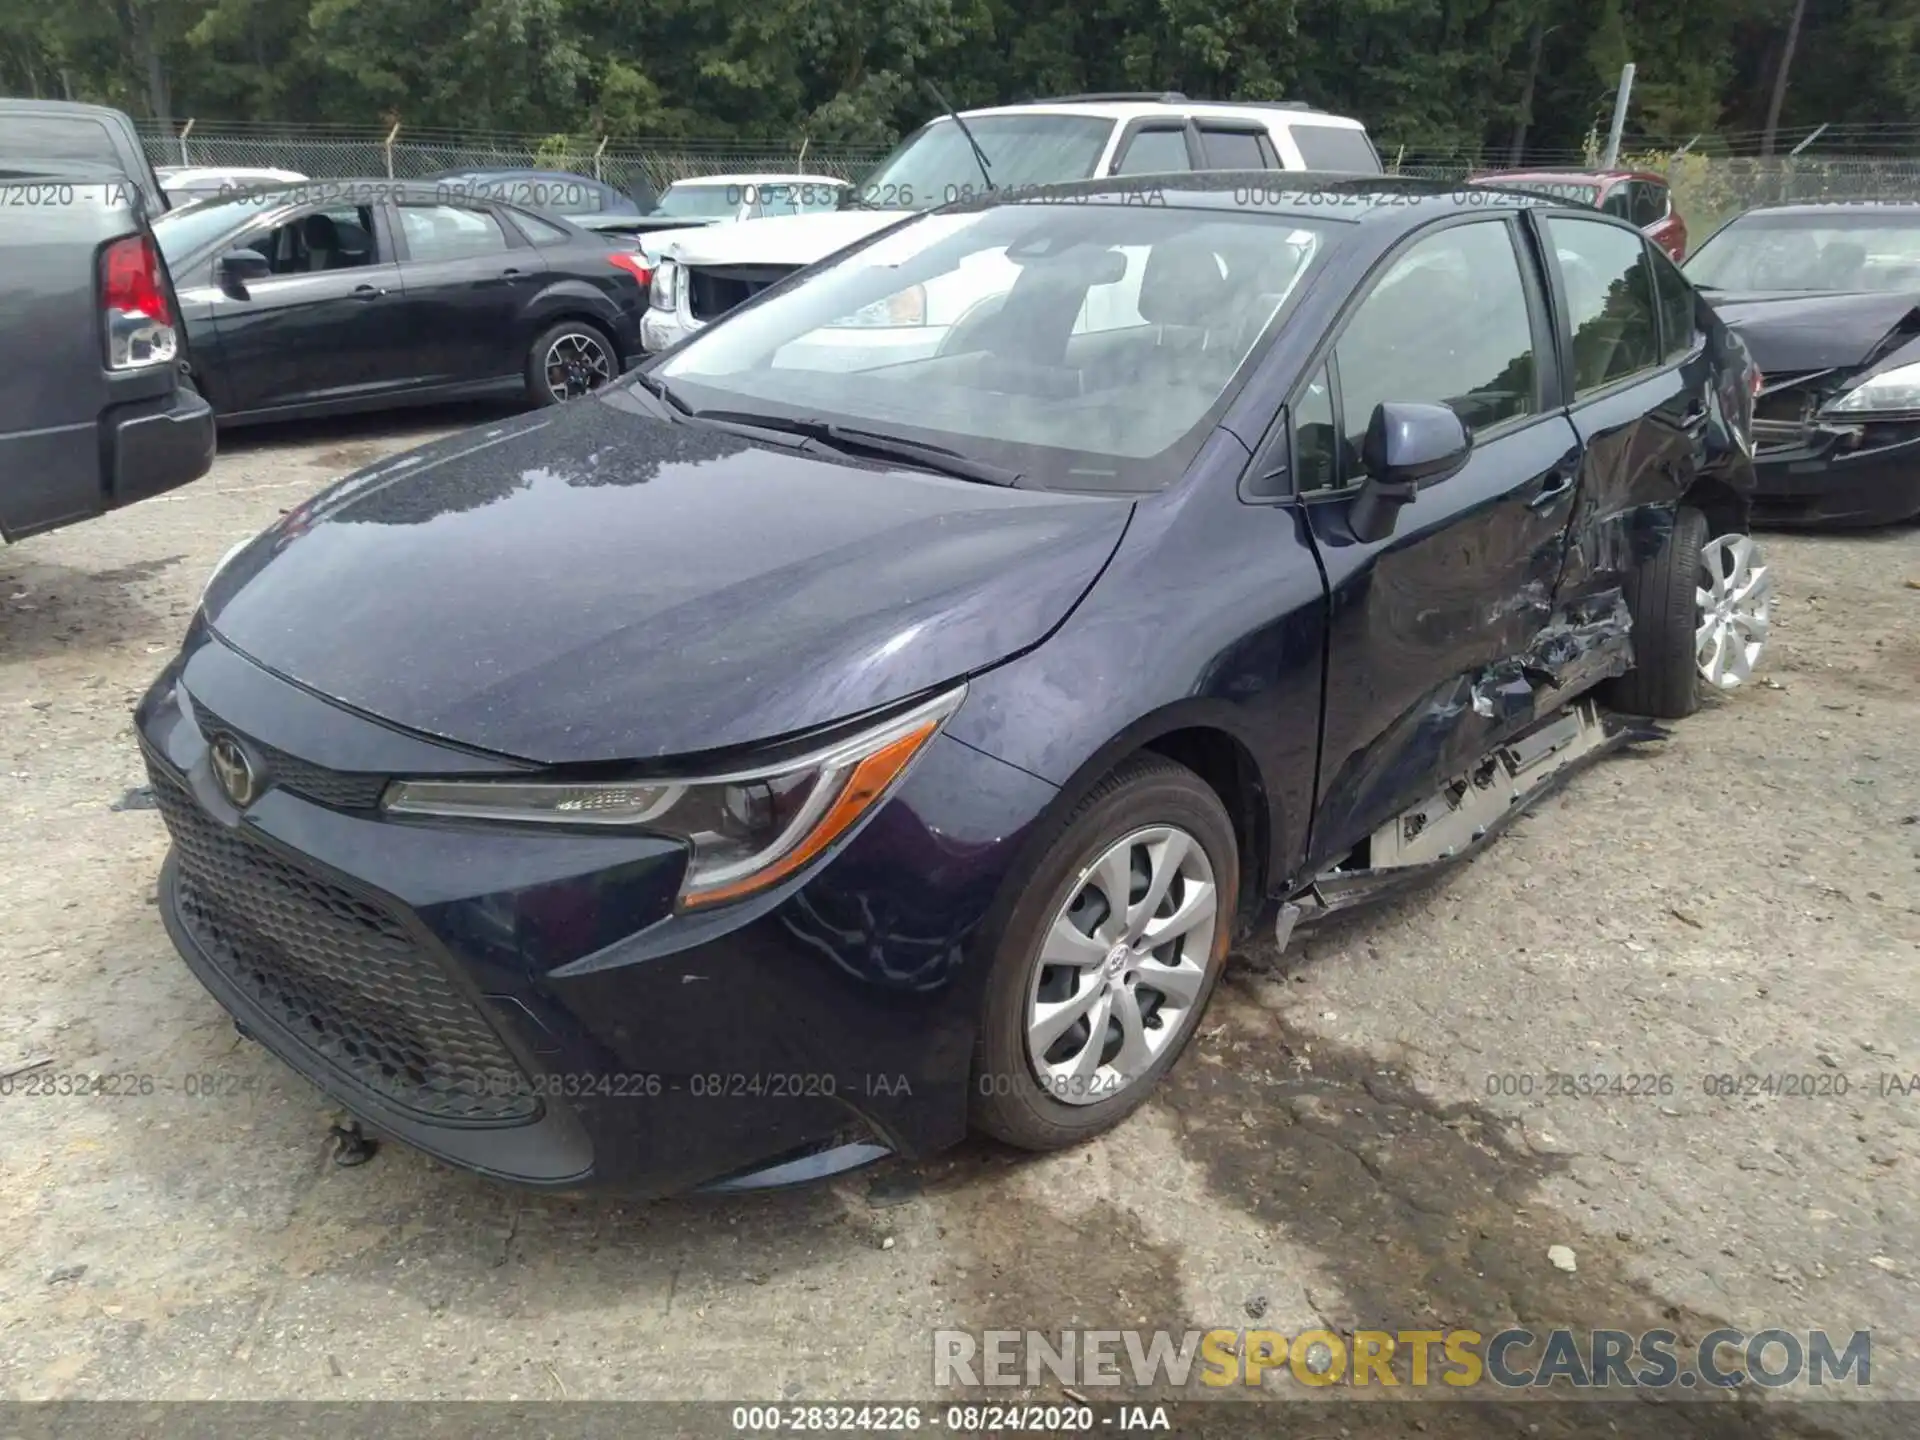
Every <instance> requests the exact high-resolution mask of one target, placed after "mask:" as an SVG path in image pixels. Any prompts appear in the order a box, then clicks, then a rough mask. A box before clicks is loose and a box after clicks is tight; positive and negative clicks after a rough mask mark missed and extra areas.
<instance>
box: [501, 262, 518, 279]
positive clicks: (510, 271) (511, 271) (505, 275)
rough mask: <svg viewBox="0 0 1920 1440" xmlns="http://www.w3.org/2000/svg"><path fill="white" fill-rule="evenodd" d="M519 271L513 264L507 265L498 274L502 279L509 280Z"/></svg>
mask: <svg viewBox="0 0 1920 1440" xmlns="http://www.w3.org/2000/svg"><path fill="white" fill-rule="evenodd" d="M519 273H520V272H519V271H518V270H516V269H515V268H514V267H513V266H511V265H509V266H508V267H507V268H506V269H504V270H502V271H501V272H500V275H501V278H502V279H506V280H511V279H513V278H514V277H515V276H517V275H518V274H519Z"/></svg>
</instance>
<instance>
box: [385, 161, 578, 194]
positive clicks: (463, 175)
mask: <svg viewBox="0 0 1920 1440" xmlns="http://www.w3.org/2000/svg"><path fill="white" fill-rule="evenodd" d="M483 176H485V177H491V178H493V179H495V180H531V179H536V178H537V179H545V180H577V181H579V182H580V183H581V184H583V185H606V183H607V182H606V181H604V180H596V179H594V178H593V176H591V175H582V174H581V173H580V172H579V171H577V170H541V169H537V168H536V167H534V166H531V165H512V166H504V167H501V168H499V169H489V168H487V167H486V166H484V165H482V166H476V167H474V168H472V169H467V170H441V171H438V172H437V173H435V174H432V175H428V176H426V177H424V178H425V179H427V180H455V179H467V178H480V177H483ZM387 183H389V184H392V183H393V182H392V181H389V182H387ZM607 188H609V189H611V188H613V187H611V186H608V187H607Z"/></svg>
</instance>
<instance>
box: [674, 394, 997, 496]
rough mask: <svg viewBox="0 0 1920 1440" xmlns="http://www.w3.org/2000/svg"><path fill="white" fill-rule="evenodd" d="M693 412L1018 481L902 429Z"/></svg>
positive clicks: (845, 448)
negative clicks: (880, 429)
mask: <svg viewBox="0 0 1920 1440" xmlns="http://www.w3.org/2000/svg"><path fill="white" fill-rule="evenodd" d="M692 413H693V418H694V419H696V420H705V421H708V422H709V423H715V424H719V425H723V426H726V427H728V428H738V429H740V430H743V431H751V430H761V431H769V430H770V431H773V432H775V433H776V434H779V435H795V436H798V437H800V438H801V439H802V440H805V441H807V442H809V443H811V444H814V445H819V446H822V447H824V448H826V449H828V450H837V451H840V452H842V453H843V454H863V455H877V456H883V457H885V458H887V459H889V460H904V461H905V462H906V463H907V464H909V465H916V466H918V467H919V468H921V469H922V470H932V471H935V472H936V473H938V474H941V475H951V476H953V477H954V478H955V479H957V480H978V481H980V482H982V483H983V484H987V485H1017V484H1018V483H1019V482H1020V474H1021V472H1019V471H1017V470H1009V469H1007V468H1006V467H1005V466H1003V465H995V464H992V463H991V462H989V461H986V460H976V459H974V458H973V457H972V456H971V455H962V454H961V453H960V452H959V451H957V450H949V449H948V448H947V447H946V446H944V445H933V444H929V443H928V442H927V441H925V440H909V439H907V438H906V437H905V436H904V435H883V434H881V433H880V432H878V431H876V430H861V429H858V428H856V427H854V426H851V425H837V424H834V423H833V422H831V421H827V420H788V419H786V418H785V417H783V416H779V415H758V414H754V413H752V412H750V411H745V410H695V411H694V412H692Z"/></svg>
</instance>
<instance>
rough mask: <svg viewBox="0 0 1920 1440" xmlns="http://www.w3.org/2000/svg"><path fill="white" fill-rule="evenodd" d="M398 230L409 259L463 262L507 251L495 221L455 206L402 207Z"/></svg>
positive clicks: (482, 212)
mask: <svg viewBox="0 0 1920 1440" xmlns="http://www.w3.org/2000/svg"><path fill="white" fill-rule="evenodd" d="M400 230H401V233H402V234H404V235H405V236H406V237H407V258H408V259H409V260H415V261H420V260H466V259H470V258H471V257H473V256H475V255H489V254H492V253H494V252H496V251H500V250H505V249H506V248H507V237H506V233H505V232H504V231H502V230H501V228H500V222H499V221H498V220H496V219H494V218H493V216H491V215H489V214H487V213H486V212H485V211H482V210H468V209H464V208H462V207H460V206H457V205H402V206H401V207H400Z"/></svg>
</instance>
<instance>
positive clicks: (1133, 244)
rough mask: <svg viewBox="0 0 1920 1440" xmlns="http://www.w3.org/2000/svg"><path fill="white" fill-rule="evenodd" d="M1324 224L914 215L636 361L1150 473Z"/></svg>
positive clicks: (996, 447) (772, 401)
mask: <svg viewBox="0 0 1920 1440" xmlns="http://www.w3.org/2000/svg"><path fill="white" fill-rule="evenodd" d="M1329 233H1330V232H1329V228H1328V226H1327V225H1326V224H1324V223H1322V222H1319V221H1317V220H1309V219H1293V218H1290V217H1285V216H1275V215H1272V214H1267V215H1264V216H1263V215H1250V214H1244V213H1224V212H1221V211H1216V210H1202V209H1177V208H1171V207H1161V208H1155V207H1142V206H1133V205H1119V204H1088V203H1058V204H1033V203H1029V204H1010V205H1000V206H994V207H991V208H988V209H984V210H979V211H972V212H967V213H961V214H942V215H928V216H923V217H921V218H920V219H917V220H915V221H912V222H910V223H908V224H907V225H905V226H903V227H900V228H898V229H894V230H890V231H888V232H887V233H885V234H883V235H882V236H881V237H880V238H879V239H877V240H875V241H873V242H871V243H869V244H867V245H865V246H863V247H862V248H860V249H859V250H857V251H855V252H853V253H852V254H851V255H849V256H847V257H846V258H844V259H842V260H840V261H839V262H837V263H835V264H832V265H829V266H826V267H823V268H821V269H818V270H815V271H813V272H811V273H810V275H809V276H808V278H806V279H805V280H803V281H801V282H800V283H798V284H795V285H793V286H791V287H789V288H787V289H785V290H782V291H780V292H779V293H776V294H771V295H768V296H767V297H766V298H764V299H762V300H759V301H757V302H756V303H755V304H753V305H752V306H750V307H747V308H745V309H742V310H740V311H738V312H737V313H735V314H733V315H731V316H729V317H728V318H727V320H726V321H725V323H723V324H720V325H716V326H714V327H713V328H712V329H710V330H706V331H703V332H700V333H698V334H696V335H695V336H694V337H693V338H692V339H691V340H689V341H687V342H686V343H685V344H684V345H683V346H682V347H681V348H680V349H679V350H678V351H677V352H676V353H675V354H674V355H672V356H671V357H670V358H668V359H667V360H665V361H664V362H662V363H661V364H660V365H659V366H658V367H657V368H656V369H654V370H653V371H652V372H651V374H652V376H654V377H655V378H657V379H661V380H664V381H665V382H666V383H667V385H668V386H669V387H670V388H671V393H672V395H673V397H674V398H675V399H677V400H678V401H679V402H680V403H681V404H682V405H684V406H686V407H689V408H691V409H692V410H694V411H695V412H696V413H697V412H699V411H701V410H717V411H727V412H730V413H732V414H733V415H735V416H736V417H738V416H750V415H756V414H757V415H761V416H765V417H767V418H768V419H770V420H783V421H789V422H791V421H802V420H804V421H824V422H827V423H830V424H841V425H846V426H852V427H858V428H860V429H862V430H865V431H871V432H876V433H881V434H888V435H894V436H899V437H904V438H907V439H911V440H916V441H920V442H922V443H924V444H933V445H939V446H942V447H945V448H946V449H948V450H952V451H954V452H957V453H959V454H961V455H963V456H967V457H969V458H971V459H974V460H978V461H981V462H983V463H986V464H990V465H993V466H997V467H999V468H1000V469H1002V470H1005V471H1010V472H1014V473H1016V474H1018V475H1020V476H1021V477H1023V478H1022V481H1021V483H1023V484H1025V485H1029V486H1037V487H1042V488H1052V489H1084V490H1129V491H1140V490H1151V489H1157V488H1159V487H1161V486H1163V485H1165V484H1168V483H1170V482H1171V481H1172V480H1173V479H1174V478H1176V477H1177V476H1178V474H1179V473H1180V470H1181V469H1182V467H1183V466H1184V465H1185V463H1186V461H1187V460H1188V459H1190V458H1191V456H1192V453H1193V452H1194V450H1196V449H1197V448H1198V446H1199V445H1200V444H1201V443H1202V442H1203V441H1204V440H1205V438H1206V434H1207V431H1208V429H1209V428H1210V425H1211V420H1212V419H1213V418H1214V417H1216V416H1217V415H1218V413H1219V411H1220V410H1221V408H1223V407H1224V405H1225V403H1226V401H1227V399H1229V398H1230V397H1231V394H1232V393H1233V391H1234V389H1235V388H1236V387H1237V385H1238V383H1239V382H1240V380H1241V378H1242V372H1243V370H1244V368H1245V363H1246V361H1247V358H1248V356H1249V355H1250V354H1251V353H1252V350H1253V348H1254V345H1255V344H1256V342H1257V341H1259V340H1260V338H1261V336H1262V335H1263V334H1265V333H1267V331H1268V330H1269V329H1270V327H1271V326H1272V324H1273V323H1274V322H1275V320H1276V317H1277V316H1278V315H1279V313H1280V311H1281V309H1282V307H1283V306H1285V305H1286V303H1287V302H1288V300H1289V299H1290V298H1291V297H1292V296H1293V295H1294V294H1295V293H1296V291H1297V289H1298V286H1299V284H1300V280H1301V277H1302V276H1303V275H1305V274H1306V273H1307V272H1308V271H1309V270H1310V269H1311V268H1312V267H1313V266H1314V265H1315V264H1316V263H1317V262H1318V260H1319V258H1320V256H1321V254H1322V252H1323V250H1324V249H1325V248H1326V243H1325V242H1326V239H1327V236H1328V234H1329Z"/></svg>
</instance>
